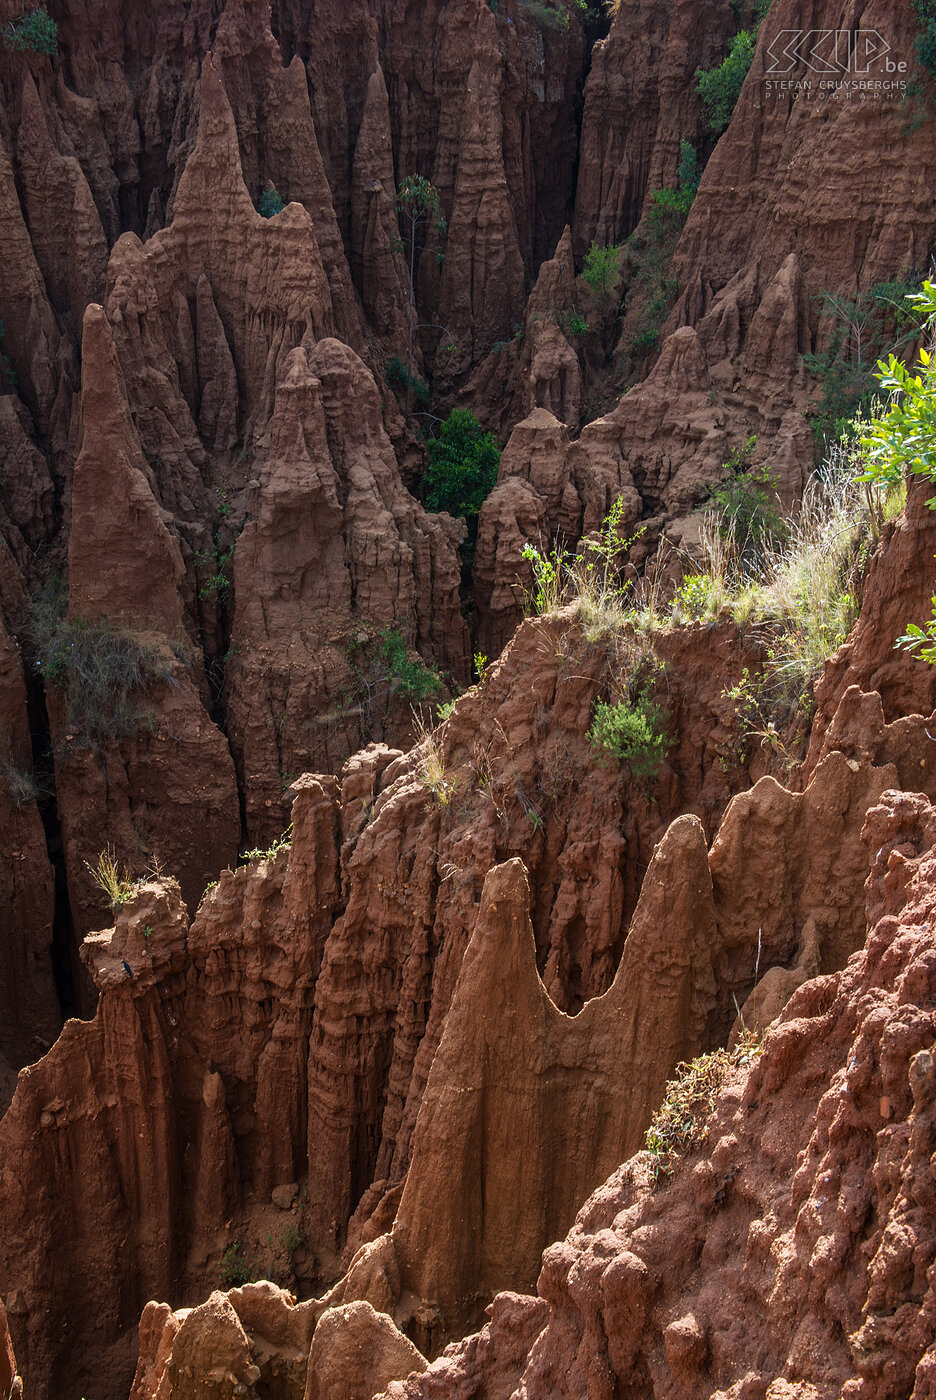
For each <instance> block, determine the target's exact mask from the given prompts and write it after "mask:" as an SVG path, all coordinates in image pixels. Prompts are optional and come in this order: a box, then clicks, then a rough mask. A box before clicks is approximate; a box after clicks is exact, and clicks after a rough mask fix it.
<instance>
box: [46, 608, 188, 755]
mask: <svg viewBox="0 0 936 1400" xmlns="http://www.w3.org/2000/svg"><path fill="white" fill-rule="evenodd" d="M64 604H65V597H64V591H63V589H62V586H61V585H60V584H55V585H53V586H52V587H47V588H46V589H44V590H43V592H42V593H41V594H40V595H39V598H38V599H37V601H36V604H35V606H34V608H33V616H32V628H31V641H32V646H33V650H34V653H35V658H36V666H37V669H38V671H39V673H40V674H41V676H42V678H43V680H44V681H45V683H46V684H47V685H51V686H54V687H55V688H56V689H57V690H60V691H62V693H63V695H64V696H65V700H66V703H67V725H68V728H69V730H70V731H71V732H72V733H73V735H74V737H75V738H77V739H79V740H81V741H83V742H85V743H88V744H91V745H92V746H96V745H98V744H100V743H103V742H106V741H107V740H108V739H117V740H120V739H126V738H130V737H131V736H132V735H134V734H137V733H139V732H140V730H142V729H145V728H147V726H148V725H149V723H150V712H149V710H148V708H147V707H146V706H145V705H144V704H143V703H142V701H141V697H142V695H143V693H144V692H145V691H146V690H147V689H148V688H149V687H151V686H152V685H153V684H156V683H163V684H167V685H176V684H177V680H176V678H175V675H174V673H173V670H172V666H171V665H170V664H169V662H168V661H167V660H166V659H165V658H164V657H163V656H162V655H161V653H160V651H159V649H158V648H157V647H156V646H154V645H153V644H152V643H150V642H147V641H144V640H143V639H142V638H141V637H140V636H139V635H138V634H137V633H135V632H131V631H129V630H126V629H123V628H118V627H115V626H114V625H113V624H112V623H111V622H110V621H109V620H108V619H107V618H98V619H95V620H93V621H92V620H89V619H87V618H84V617H71V618H70V617H66V616H65V615H64Z"/></svg>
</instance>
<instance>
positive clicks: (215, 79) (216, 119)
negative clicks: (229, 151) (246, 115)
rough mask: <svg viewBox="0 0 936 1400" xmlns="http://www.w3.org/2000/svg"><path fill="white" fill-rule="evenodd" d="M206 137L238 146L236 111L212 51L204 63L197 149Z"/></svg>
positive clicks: (220, 142)
mask: <svg viewBox="0 0 936 1400" xmlns="http://www.w3.org/2000/svg"><path fill="white" fill-rule="evenodd" d="M206 139H212V140H214V141H216V142H217V143H218V144H219V145H220V144H222V143H223V144H230V143H231V142H233V144H234V147H235V149H236V147H237V127H236V125H235V123H234V113H233V112H232V111H231V104H230V102H229V101H228V97H227V93H226V92H225V91H224V83H223V82H222V81H221V74H220V73H219V71H218V69H217V68H216V67H215V63H214V56H213V55H212V54H210V53H208V54H206V55H205V61H204V63H203V64H202V72H201V92H200V106H199V113H198V140H197V144H196V150H198V148H199V147H200V146H201V145H202V143H203V142H204V141H205V140H206Z"/></svg>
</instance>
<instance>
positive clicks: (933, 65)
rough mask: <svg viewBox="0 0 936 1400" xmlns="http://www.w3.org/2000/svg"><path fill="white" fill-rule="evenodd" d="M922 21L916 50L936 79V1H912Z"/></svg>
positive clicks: (918, 56)
mask: <svg viewBox="0 0 936 1400" xmlns="http://www.w3.org/2000/svg"><path fill="white" fill-rule="evenodd" d="M911 3H912V4H913V8H914V10H915V11H916V16H917V19H918V20H919V21H920V33H919V34H918V35H917V37H916V39H915V40H914V44H913V47H914V50H915V52H916V56H917V58H918V59H919V60H920V62H921V63H922V65H923V67H924V68H925V69H926V70H927V72H928V73H929V74H930V76H931V77H934V78H936V0H911Z"/></svg>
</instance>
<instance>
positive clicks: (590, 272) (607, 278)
mask: <svg viewBox="0 0 936 1400" xmlns="http://www.w3.org/2000/svg"><path fill="white" fill-rule="evenodd" d="M620 261H621V248H620V244H613V243H612V244H609V245H608V247H607V248H599V246H598V244H597V243H596V242H595V241H594V239H593V240H592V244H591V247H590V248H589V250H588V252H587V253H586V254H585V262H584V265H583V267H582V278H583V279H584V281H585V283H586V284H587V285H588V286H589V287H590V288H591V290H592V291H593V292H595V293H597V294H598V295H601V294H603V293H604V292H609V291H610V290H611V288H612V287H613V285H614V279H615V278H616V277H617V274H618V265H619V263H620Z"/></svg>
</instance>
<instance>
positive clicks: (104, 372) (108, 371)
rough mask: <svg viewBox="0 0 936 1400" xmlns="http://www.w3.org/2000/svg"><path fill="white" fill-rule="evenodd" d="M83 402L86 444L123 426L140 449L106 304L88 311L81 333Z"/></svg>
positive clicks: (95, 305) (90, 307) (137, 448)
mask: <svg viewBox="0 0 936 1400" xmlns="http://www.w3.org/2000/svg"><path fill="white" fill-rule="evenodd" d="M81 404H82V411H83V416H84V446H85V447H87V446H88V445H89V439H90V440H91V441H93V440H94V439H95V437H96V435H97V434H98V433H102V432H108V431H111V430H113V429H114V428H119V429H120V430H121V432H122V433H124V434H125V435H126V436H127V438H128V439H130V438H132V440H133V441H132V447H133V448H134V449H135V451H137V452H139V450H140V447H139V441H138V440H137V437H136V431H135V429H134V427H133V424H132V422H131V420H130V413H129V410H128V408H127V397H126V386H125V384H124V378H123V374H122V373H121V369H120V365H119V363H118V361H117V351H116V349H115V348H114V338H113V336H112V335H111V328H110V325H109V323H108V320H107V317H106V316H105V314H104V308H103V306H98V305H97V304H96V303H93V302H92V304H91V305H90V306H89V307H88V308H87V309H86V311H85V314H84V321H83V324H82V332H81Z"/></svg>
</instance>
